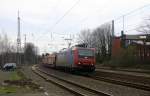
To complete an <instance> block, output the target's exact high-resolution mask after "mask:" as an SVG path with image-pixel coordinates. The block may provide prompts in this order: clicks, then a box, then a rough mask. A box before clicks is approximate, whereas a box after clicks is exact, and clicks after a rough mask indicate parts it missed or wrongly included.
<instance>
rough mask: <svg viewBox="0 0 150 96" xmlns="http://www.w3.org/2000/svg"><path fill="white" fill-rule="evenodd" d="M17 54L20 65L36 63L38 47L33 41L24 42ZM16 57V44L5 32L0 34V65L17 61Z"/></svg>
mask: <svg viewBox="0 0 150 96" xmlns="http://www.w3.org/2000/svg"><path fill="white" fill-rule="evenodd" d="M18 54H19V56H20V58H19V59H20V61H21V62H20V63H21V65H23V64H37V63H38V60H37V59H38V48H37V47H36V46H35V45H34V44H33V43H26V46H24V47H22V48H21V52H20V53H18ZM17 59H18V58H17V46H16V44H15V43H13V42H12V41H11V40H10V39H9V38H8V36H7V34H0V66H3V65H4V64H5V63H17Z"/></svg>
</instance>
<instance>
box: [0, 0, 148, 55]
mask: <svg viewBox="0 0 150 96" xmlns="http://www.w3.org/2000/svg"><path fill="white" fill-rule="evenodd" d="M148 4H150V0H0V14H1V15H0V29H1V31H0V32H1V34H3V33H7V35H8V37H9V38H10V40H11V41H13V42H14V43H15V42H16V38H17V11H18V10H19V12H20V18H21V37H22V46H23V42H24V34H26V35H27V42H33V43H35V44H36V45H37V46H38V47H39V48H40V53H42V52H50V51H58V50H59V49H60V48H63V47H66V46H67V43H66V41H65V40H64V38H69V37H70V34H72V35H71V36H72V38H73V37H74V38H76V36H77V34H79V32H80V31H81V30H83V29H87V28H89V29H94V28H96V27H98V26H100V25H101V24H103V23H105V22H108V21H110V20H112V19H114V18H118V17H120V16H122V15H124V14H126V13H128V12H130V11H132V10H135V9H137V8H140V7H142V6H144V5H148ZM74 5H75V6H74ZM72 6H74V7H73V8H72V10H70V11H69V13H67V14H66V15H65V17H64V18H63V19H61V20H60V18H61V17H62V16H63V15H64V14H65V13H66V12H67V11H68V10H69V9H70V8H71V7H72ZM149 9H150V7H149V6H148V7H146V8H145V9H142V10H141V11H137V13H136V12H135V14H134V13H133V14H131V16H132V15H135V16H136V17H138V18H139V16H140V17H141V18H143V16H145V14H146V15H150V14H149V13H150V10H149ZM141 14H144V15H141ZM135 16H132V17H130V16H129V17H128V16H127V18H128V20H127V22H130V23H131V25H132V26H133V25H136V24H135V23H136V22H135V21H136V20H137V19H136V20H133V18H134V19H135ZM58 20H60V21H59V23H57V24H56V22H57V21H58ZM121 21H122V19H120V21H119V20H118V21H116V22H121ZM139 22H141V20H139ZM118 25H119V26H120V28H121V23H118ZM118 25H117V24H116V26H118ZM128 25H130V24H129V23H128ZM130 27H131V26H130ZM118 28H119V27H118ZM126 28H128V26H127V27H126ZM128 29H129V30H130V29H132V28H128ZM126 30H127V29H126ZM51 33H52V35H51ZM115 33H116V34H119V33H118V32H115ZM128 33H131V34H132V32H128ZM133 33H134V32H133ZM51 37H53V38H51ZM74 42H75V41H74Z"/></svg>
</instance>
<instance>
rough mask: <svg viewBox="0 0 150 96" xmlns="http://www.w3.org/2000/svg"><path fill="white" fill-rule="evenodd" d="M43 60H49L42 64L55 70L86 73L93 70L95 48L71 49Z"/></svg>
mask: <svg viewBox="0 0 150 96" xmlns="http://www.w3.org/2000/svg"><path fill="white" fill-rule="evenodd" d="M54 56H55V57H54ZM44 58H47V59H49V60H47V61H44V62H43V63H44V64H49V65H51V66H52V67H56V68H61V69H62V68H63V69H71V70H78V71H87V72H93V71H94V70H95V63H96V61H95V48H83V47H72V48H68V49H64V50H61V51H60V52H59V53H56V54H55V55H54V54H53V55H52V56H47V57H46V56H45V57H44ZM44 58H43V60H44ZM51 60H53V62H52V61H51Z"/></svg>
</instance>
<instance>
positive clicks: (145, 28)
mask: <svg viewBox="0 0 150 96" xmlns="http://www.w3.org/2000/svg"><path fill="white" fill-rule="evenodd" d="M136 30H137V31H138V32H142V33H145V34H150V17H149V18H148V19H145V20H144V21H143V23H142V24H141V25H140V26H139V27H138V28H137V29H136Z"/></svg>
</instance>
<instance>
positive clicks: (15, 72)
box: [9, 71, 22, 80]
mask: <svg viewBox="0 0 150 96" xmlns="http://www.w3.org/2000/svg"><path fill="white" fill-rule="evenodd" d="M21 79H22V78H21V77H20V76H19V75H18V72H17V71H13V72H12V73H11V75H10V77H9V80H21Z"/></svg>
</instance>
